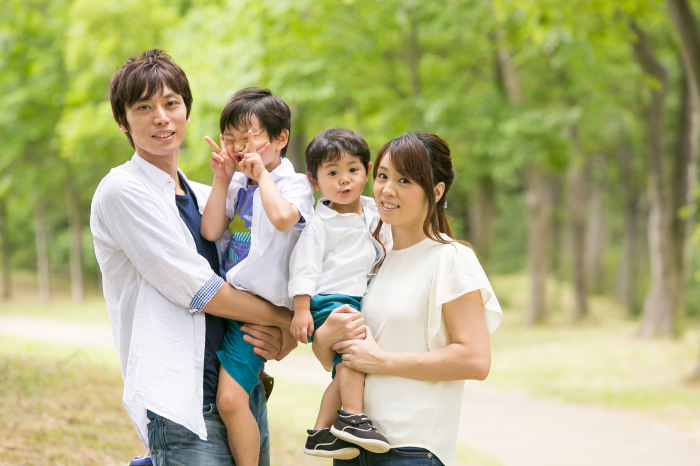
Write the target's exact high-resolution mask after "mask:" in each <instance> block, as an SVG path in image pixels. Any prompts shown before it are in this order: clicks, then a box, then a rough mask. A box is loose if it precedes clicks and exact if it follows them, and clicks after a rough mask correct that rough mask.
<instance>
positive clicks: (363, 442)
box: [331, 426, 391, 453]
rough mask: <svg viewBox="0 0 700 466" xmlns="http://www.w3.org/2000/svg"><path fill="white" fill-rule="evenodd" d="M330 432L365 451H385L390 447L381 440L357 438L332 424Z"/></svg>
mask: <svg viewBox="0 0 700 466" xmlns="http://www.w3.org/2000/svg"><path fill="white" fill-rule="evenodd" d="M331 434H333V435H335V436H336V437H338V438H339V439H341V440H345V441H346V442H350V443H353V444H355V445H357V446H358V447H362V448H364V449H365V450H367V451H371V452H372V453H386V452H388V451H389V449H390V448H391V447H389V445H388V444H387V443H385V442H382V441H381V440H370V439H362V438H357V437H355V436H354V435H352V434H348V433H347V432H343V431H342V430H338V429H336V428H335V427H334V426H331Z"/></svg>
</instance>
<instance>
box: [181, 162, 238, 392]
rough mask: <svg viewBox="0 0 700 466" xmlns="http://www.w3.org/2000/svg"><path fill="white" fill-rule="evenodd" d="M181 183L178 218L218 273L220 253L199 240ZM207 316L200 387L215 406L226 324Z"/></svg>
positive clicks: (196, 218)
mask: <svg viewBox="0 0 700 466" xmlns="http://www.w3.org/2000/svg"><path fill="white" fill-rule="evenodd" d="M178 176H179V177H180V182H181V183H182V186H183V187H184V188H185V191H186V192H187V194H185V195H184V196H178V195H176V196H175V202H177V208H178V210H179V211H180V217H182V220H184V222H185V225H187V228H188V229H189V230H190V233H192V238H194V242H195V244H196V245H197V252H198V253H199V254H200V255H201V256H202V257H204V258H205V259H206V260H207V261H208V262H209V266H210V267H211V271H212V274H214V273H217V271H218V270H219V253H218V251H217V249H216V244H215V243H212V242H211V241H207V240H206V239H204V238H202V235H201V233H200V230H199V228H200V226H201V224H202V215H201V214H200V213H199V206H198V205H197V198H196V197H195V195H194V193H193V192H192V190H191V189H190V187H189V186H188V185H187V183H186V182H185V180H183V179H182V176H180V175H179V174H178ZM205 315H206V319H207V321H206V325H207V334H206V344H205V348H204V380H203V383H202V387H203V395H204V396H203V403H204V404H207V403H216V388H217V386H218V385H219V359H218V358H217V357H216V352H217V351H219V349H221V342H223V340H224V329H225V328H226V327H225V322H224V319H223V318H221V317H217V316H213V315H211V314H205Z"/></svg>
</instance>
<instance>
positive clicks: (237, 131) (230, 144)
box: [224, 115, 287, 172]
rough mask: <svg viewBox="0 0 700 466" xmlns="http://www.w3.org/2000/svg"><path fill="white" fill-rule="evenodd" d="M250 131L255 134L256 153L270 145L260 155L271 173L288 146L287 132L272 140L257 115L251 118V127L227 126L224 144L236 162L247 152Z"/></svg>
mask: <svg viewBox="0 0 700 466" xmlns="http://www.w3.org/2000/svg"><path fill="white" fill-rule="evenodd" d="M248 130H251V131H252V132H253V138H254V139H255V141H254V142H255V150H256V151H258V150H259V149H260V148H262V147H263V146H264V145H265V143H268V142H269V143H270V146H269V147H268V148H267V149H265V150H263V151H262V152H258V154H260V158H261V159H262V161H263V164H265V168H266V169H267V170H268V171H270V172H271V171H272V170H274V169H275V168H276V167H277V166H278V165H279V164H280V151H281V150H282V148H284V146H285V145H286V144H287V133H286V131H284V132H283V133H282V134H281V135H280V137H279V138H277V139H275V140H271V139H270V136H269V135H268V134H267V131H266V130H263V129H262V128H261V125H260V120H258V117H257V116H255V115H251V116H250V126H246V127H240V128H234V127H233V126H227V127H226V130H225V131H224V144H225V145H226V151H227V152H228V153H229V155H231V156H232V157H233V158H234V160H235V161H236V162H238V161H239V160H241V157H243V154H245V153H246V152H247V147H248Z"/></svg>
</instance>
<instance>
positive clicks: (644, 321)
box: [631, 23, 679, 337]
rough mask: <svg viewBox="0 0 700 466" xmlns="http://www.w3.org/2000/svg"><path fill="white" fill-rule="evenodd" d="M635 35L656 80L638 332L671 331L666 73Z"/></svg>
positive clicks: (649, 115) (649, 112) (673, 278)
mask: <svg viewBox="0 0 700 466" xmlns="http://www.w3.org/2000/svg"><path fill="white" fill-rule="evenodd" d="M631 28H632V32H633V33H634V34H635V35H636V41H635V42H634V44H633V45H634V51H635V54H636V56H637V60H638V61H639V64H640V65H641V67H642V69H643V70H644V72H645V73H647V74H648V75H649V76H650V77H652V78H653V79H654V80H656V82H657V84H656V85H655V86H654V87H653V88H652V89H651V102H650V104H649V107H648V108H647V109H646V111H645V113H646V115H645V117H646V121H647V133H648V137H649V161H648V171H649V180H648V181H649V186H648V192H649V205H650V210H649V231H648V236H649V259H650V265H651V289H650V290H649V293H648V294H647V297H646V300H645V302H644V310H643V311H642V318H641V322H640V328H639V335H640V336H642V337H650V336H652V335H654V334H655V333H657V332H658V333H660V334H662V335H671V334H672V333H674V332H675V331H676V324H677V315H676V311H677V306H678V303H677V301H676V297H677V292H678V287H677V284H678V279H679V277H678V274H677V267H676V266H675V255H674V251H673V249H674V245H673V239H674V238H673V213H672V211H671V209H672V205H671V202H670V193H669V192H668V191H667V186H668V183H667V182H666V159H667V151H666V134H665V127H664V125H665V116H664V110H665V103H666V95H667V94H668V73H667V71H666V69H665V68H664V67H663V66H662V65H661V63H660V62H659V60H658V59H657V57H656V54H655V53H654V51H653V50H652V49H651V46H650V44H649V42H648V40H647V38H646V35H645V34H644V32H643V31H642V30H641V29H639V28H638V27H637V25H636V24H634V23H632V24H631Z"/></svg>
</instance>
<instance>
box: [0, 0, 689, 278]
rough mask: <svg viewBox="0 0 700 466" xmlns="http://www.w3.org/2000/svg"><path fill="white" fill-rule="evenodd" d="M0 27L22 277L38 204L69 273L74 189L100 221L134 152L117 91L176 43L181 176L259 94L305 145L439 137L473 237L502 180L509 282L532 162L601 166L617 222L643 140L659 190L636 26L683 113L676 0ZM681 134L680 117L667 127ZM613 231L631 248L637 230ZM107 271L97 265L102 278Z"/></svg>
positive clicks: (12, 18) (9, 186)
mask: <svg viewBox="0 0 700 466" xmlns="http://www.w3.org/2000/svg"><path fill="white" fill-rule="evenodd" d="M0 17H1V18H2V19H0V48H1V49H2V51H3V53H2V54H0V106H1V107H2V109H3V111H2V112H0V137H2V140H3V150H2V152H0V196H9V199H10V200H11V201H10V204H11V205H10V224H11V244H12V250H13V264H14V266H15V267H21V268H26V267H31V266H32V264H33V261H34V260H35V253H34V252H33V250H34V246H33V238H32V235H33V226H32V217H31V211H32V209H33V206H34V204H35V202H36V201H37V200H39V199H41V200H43V202H45V203H46V206H47V208H46V210H47V212H49V215H48V218H47V220H46V221H47V222H49V223H50V230H51V231H53V232H55V234H54V235H52V237H53V238H55V240H54V242H55V244H52V248H54V249H55V251H54V252H53V256H52V260H53V261H54V262H59V263H60V262H64V261H65V260H66V253H65V247H66V245H67V241H66V235H65V233H63V232H62V230H64V229H65V228H66V226H67V221H66V218H65V217H66V214H65V192H64V189H65V185H66V184H68V183H70V184H71V185H74V186H75V187H76V188H77V191H78V193H79V197H80V203H81V206H82V222H83V223H86V222H87V217H88V212H89V210H88V206H89V202H90V199H91V197H92V193H93V192H94V189H95V187H96V186H97V183H98V182H99V180H100V179H101V178H102V177H103V176H104V175H105V174H106V173H107V172H108V170H109V169H110V168H111V167H113V166H116V165H118V164H120V163H122V162H124V161H126V160H127V159H128V158H129V157H130V154H131V153H132V149H131V147H130V146H129V145H128V143H127V141H126V138H125V137H124V135H123V134H122V133H121V132H119V131H118V130H117V127H116V125H115V123H114V121H113V118H112V113H111V108H110V104H109V101H108V84H109V80H110V77H111V75H112V74H113V73H114V72H115V71H116V70H117V69H118V68H119V67H120V66H121V65H122V64H123V63H124V62H125V60H126V59H127V58H128V57H129V56H131V55H134V54H137V53H139V52H140V51H142V50H145V49H149V48H153V47H159V48H164V49H166V50H167V51H168V52H170V53H171V55H172V56H173V57H174V59H175V60H176V61H177V62H178V63H179V64H180V65H181V66H182V67H183V68H184V69H185V71H186V73H187V75H188V77H189V80H190V83H191V87H192V90H193V95H194V107H193V110H192V114H191V123H190V124H189V126H188V130H189V131H188V135H187V137H186V140H185V144H184V145H183V147H182V151H181V154H180V165H181V167H182V168H183V169H184V170H185V171H186V172H187V173H188V175H189V176H190V178H192V179H195V180H198V181H203V182H208V181H209V180H210V178H211V174H210V170H209V167H208V163H207V160H208V153H209V150H208V146H206V145H205V143H204V142H203V137H204V136H205V135H209V136H213V137H214V138H215V139H216V135H217V134H218V131H219V128H218V120H219V113H220V111H221V109H222V107H223V105H224V104H225V102H226V100H227V99H228V97H229V96H230V95H231V94H232V93H233V92H235V91H236V90H238V89H240V88H242V87H245V86H250V85H257V86H266V87H270V88H271V89H273V90H274V91H275V92H277V93H278V94H280V95H281V96H282V97H283V98H284V99H285V100H286V101H287V102H288V103H289V104H290V106H291V107H292V109H293V124H292V136H293V137H297V138H299V140H300V141H301V147H302V148H303V147H304V146H305V145H306V143H308V141H310V139H311V138H312V137H313V136H314V135H315V134H316V133H317V132H318V131H320V130H322V129H324V128H326V127H328V126H348V127H351V128H353V129H356V130H357V131H359V132H360V133H361V134H362V135H363V136H365V138H366V139H367V141H368V142H369V144H370V147H371V149H372V150H373V152H376V151H377V150H378V149H379V148H380V147H381V145H383V144H384V143H385V142H386V141H387V140H389V139H390V138H392V137H394V136H397V135H398V134H400V133H401V132H404V131H412V130H423V131H428V132H434V133H436V134H439V135H440V136H442V137H443V138H444V139H446V140H447V141H448V142H449V143H450V145H451V148H452V152H453V155H454V159H455V166H456V169H457V172H458V177H457V181H456V184H455V186H454V188H453V190H452V198H451V199H450V203H449V208H450V212H451V213H452V215H453V216H454V217H455V219H456V223H457V225H456V226H457V227H458V228H457V230H458V231H460V232H461V234H462V235H463V236H465V237H466V238H467V239H469V237H470V236H471V234H472V232H471V229H470V228H471V225H470V223H469V221H468V213H469V212H470V209H472V208H473V202H474V186H475V185H476V183H477V182H478V181H480V180H485V179H488V180H492V181H493V182H494V183H495V185H496V186H497V194H496V196H497V206H498V209H497V220H496V240H495V242H494V248H493V251H492V254H491V260H492V261H493V266H494V267H496V269H498V270H509V271H510V270H518V269H522V268H523V267H524V265H525V260H524V259H525V222H524V215H523V214H522V211H523V209H524V199H523V194H522V186H523V179H522V167H523V165H524V164H525V163H533V164H535V165H537V166H539V167H541V168H542V169H543V170H544V171H545V172H547V173H550V174H554V175H557V174H562V173H564V172H565V170H566V169H567V167H568V166H569V165H570V164H571V163H572V162H575V163H580V162H582V161H584V160H586V159H587V158H588V157H589V156H590V155H591V154H604V155H605V156H606V160H607V162H606V164H607V167H608V175H607V176H608V179H609V180H610V182H609V183H608V185H609V187H610V196H609V197H610V202H609V204H610V205H609V206H608V209H609V211H610V213H612V214H616V215H619V214H620V213H621V211H622V210H621V208H620V197H621V196H620V188H619V183H617V182H616V180H619V178H620V176H622V175H621V172H620V170H619V168H618V163H617V152H618V149H619V147H620V145H621V144H628V145H630V146H631V147H633V150H634V153H635V154H636V158H635V160H634V161H633V164H634V170H633V178H634V183H635V186H636V187H637V189H638V190H641V189H642V188H643V186H644V185H645V182H646V181H645V175H644V166H643V165H644V163H643V160H644V155H645V151H646V135H645V130H644V125H643V122H642V118H643V109H644V106H645V104H646V102H647V101H648V98H649V90H650V88H651V87H653V86H654V85H655V83H653V82H652V83H650V82H649V79H648V77H646V76H645V75H644V74H643V73H642V71H641V69H640V67H639V65H638V64H637V62H636V60H635V58H634V55H633V52H632V46H631V44H632V41H633V36H632V35H631V33H630V31H629V22H630V21H635V22H637V23H638V24H640V25H641V27H643V28H644V29H645V30H647V31H648V33H649V36H650V37H651V39H652V41H653V45H654V47H655V50H656V52H657V53H658V55H659V56H660V57H661V59H662V61H663V63H664V65H665V66H666V67H667V68H668V69H669V71H670V75H671V81H672V83H673V92H672V93H671V96H670V98H669V104H668V105H669V111H670V112H671V113H672V112H673V111H674V109H675V108H676V107H677V106H678V100H679V99H678V94H679V92H678V85H677V81H678V77H679V75H680V72H679V70H680V68H679V59H678V50H677V44H676V39H675V36H674V34H673V29H672V27H671V23H670V20H669V19H668V16H667V12H666V10H665V6H664V4H663V2H653V1H650V0H623V1H620V2H608V1H603V0H594V1H584V0H574V1H570V2H560V1H555V0H493V1H488V2H474V1H467V0H443V1H438V2H420V1H417V0H384V1H381V2H379V1H370V0H345V1H342V2H336V1H328V0H315V1H312V0H298V1H290V0H284V1H272V0H258V1H252V0H180V1H177V2H169V3H163V2H156V1H154V0H140V1H137V0H120V1H117V0H96V1H95V0H90V1H87V0H30V1H23V2H20V1H18V0H8V1H5V2H3V3H2V5H0ZM501 50H508V51H509V52H510V54H511V56H512V58H511V62H512V64H513V66H514V69H515V70H516V72H517V80H518V83H519V88H520V91H521V94H522V103H521V104H520V105H515V106H514V105H511V104H510V103H509V102H508V99H507V98H506V92H505V91H504V84H505V83H504V79H505V78H504V76H503V75H502V73H501V71H500V70H499V67H498V53H499V51H501ZM676 124H677V122H676V121H675V119H673V118H669V119H668V125H669V129H670V130H673V129H674V127H675V125H676ZM573 128H575V129H576V130H577V132H578V139H577V140H576V141H572V136H571V135H572V129H573ZM669 134H673V131H669ZM674 142H675V141H673V138H670V140H669V147H671V146H672V144H674ZM577 144H578V145H577ZM291 156H293V157H296V160H295V163H297V165H300V163H299V162H300V158H299V157H300V154H298V153H297V154H292V155H291ZM563 219H564V221H566V217H565V216H564V217H563ZM611 225H613V226H614V228H613V230H612V231H611V238H612V242H611V247H619V245H620V233H619V232H620V230H621V227H622V226H621V225H620V224H619V222H618V223H615V222H611ZM94 264H95V262H94V258H93V257H92V256H91V255H90V254H88V255H86V257H85V258H84V266H85V267H86V271H88V273H89V274H90V275H92V274H93V273H94V270H92V269H93V268H94ZM613 266H614V264H613ZM612 275H613V273H610V276H612Z"/></svg>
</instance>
